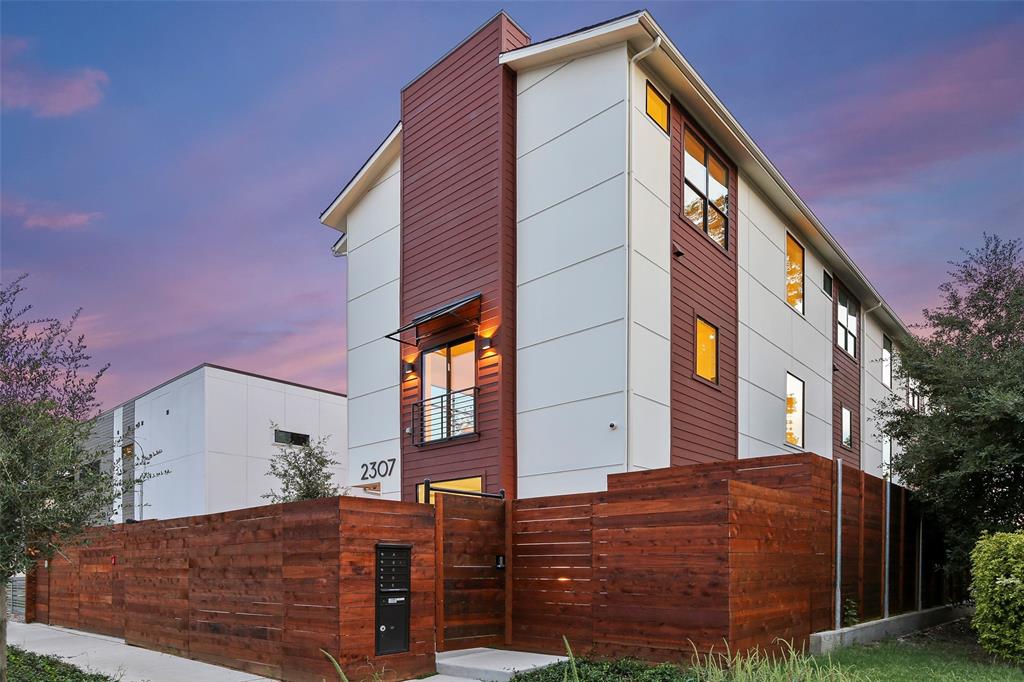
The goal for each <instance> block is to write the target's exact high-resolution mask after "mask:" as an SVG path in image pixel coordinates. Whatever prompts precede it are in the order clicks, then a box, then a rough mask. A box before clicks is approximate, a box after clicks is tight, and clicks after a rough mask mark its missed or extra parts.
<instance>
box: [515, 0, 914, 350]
mask: <svg viewBox="0 0 1024 682" xmlns="http://www.w3.org/2000/svg"><path fill="white" fill-rule="evenodd" d="M657 37H661V46H660V48H659V49H658V50H657V51H656V53H655V54H656V55H662V60H661V61H662V64H661V65H660V67H661V69H662V70H665V64H664V62H665V61H666V60H667V62H668V63H670V64H671V65H672V66H673V67H674V69H675V71H676V73H677V74H679V75H680V76H682V78H683V79H685V81H686V82H687V84H688V85H689V87H690V88H692V90H693V92H694V93H695V95H696V97H695V98H693V97H691V98H689V99H688V101H687V104H689V105H691V106H692V105H694V104H696V105H698V106H700V107H701V108H703V109H704V111H698V112H696V113H698V114H702V119H707V123H710V124H711V125H709V126H708V127H710V128H712V130H711V132H712V133H713V136H714V133H717V136H716V137H719V138H721V137H726V138H728V137H731V138H732V140H731V142H732V144H723V145H722V146H724V147H726V148H727V149H729V150H732V151H733V152H734V153H735V152H736V151H740V152H741V153H744V154H746V155H747V157H748V163H746V164H737V165H740V167H741V169H742V170H743V171H744V172H745V173H747V175H749V176H750V177H751V178H752V179H753V180H754V181H755V182H757V184H758V186H759V188H760V189H761V190H762V191H766V192H768V193H769V194H773V195H775V196H771V197H770V198H771V199H772V200H773V203H776V204H783V205H780V206H779V208H780V209H782V210H783V211H785V210H786V208H787V207H786V206H785V205H784V204H785V203H786V202H788V203H789V204H790V207H788V208H791V211H789V212H790V213H791V214H797V215H798V216H799V217H801V218H802V219H803V221H805V223H806V226H805V231H806V227H807V226H809V227H810V228H812V229H813V230H814V232H815V233H817V235H818V236H819V237H820V239H821V241H822V242H823V243H824V246H826V247H827V249H822V245H821V244H818V245H817V246H818V248H819V249H821V250H822V251H826V253H824V254H823V255H826V256H831V258H829V259H828V260H829V261H830V262H829V263H827V264H828V265H829V269H830V270H832V271H833V272H834V273H835V272H836V271H838V273H839V275H840V277H839V279H840V281H842V282H843V283H844V284H846V285H847V286H850V287H851V288H852V289H854V292H853V293H855V294H856V295H857V296H858V297H859V298H861V299H862V304H868V303H870V305H865V306H864V307H865V308H870V307H877V308H878V309H879V310H881V311H882V312H884V313H885V315H886V317H888V318H889V321H890V322H891V323H892V325H891V326H892V327H894V328H895V329H896V330H897V332H898V333H901V334H904V335H906V336H910V335H911V332H910V329H909V328H908V327H907V325H906V323H904V322H903V320H902V319H900V317H899V315H897V314H896V312H895V311H894V310H893V309H892V307H891V306H890V305H889V304H888V303H887V302H886V301H885V299H884V298H883V297H882V295H881V294H880V293H879V292H878V290H877V289H876V288H875V287H874V285H873V284H871V282H870V280H868V278H867V276H866V275H865V274H864V272H863V271H862V270H861V269H860V267H858V266H857V264H856V263H855V262H854V261H853V259H852V258H851V257H850V255H849V254H848V253H847V252H846V250H845V249H843V247H842V246H841V245H840V244H839V242H838V240H836V238H835V237H834V236H833V235H832V234H831V233H830V232H829V231H828V229H827V228H826V227H825V225H824V224H823V223H822V222H821V221H820V220H819V219H818V217H817V216H816V215H814V212H813V211H812V210H811V209H810V207H809V206H807V204H806V203H805V202H804V201H803V199H801V198H800V196H799V195H798V194H797V192H796V190H795V189H793V187H792V186H791V185H790V184H789V182H788V181H787V180H786V179H785V177H784V176H783V175H782V173H781V172H780V171H779V170H778V169H777V168H776V167H775V165H774V164H773V163H772V162H771V161H770V160H769V159H768V157H767V155H766V154H765V153H764V152H763V151H762V150H761V149H760V147H758V146H757V144H756V143H755V142H754V141H753V139H752V138H751V137H750V135H749V134H748V133H747V132H746V130H744V129H743V126H741V125H740V123H739V122H738V121H737V120H736V119H735V118H734V117H733V115H732V114H731V113H730V112H729V110H728V109H727V108H726V107H725V105H724V104H723V103H722V101H721V100H720V99H719V98H718V96H717V95H715V93H714V91H713V90H712V89H711V87H710V86H709V85H708V84H707V83H706V82H704V79H702V78H701V77H700V74H698V73H697V71H696V69H694V68H693V66H692V65H691V64H690V63H689V62H688V61H687V60H686V58H685V57H683V55H682V53H681V52H680V51H679V49H678V48H676V46H675V44H674V43H673V42H672V40H671V39H670V38H669V37H668V34H667V33H666V32H665V31H664V30H662V28H661V27H660V26H659V25H658V23H657V22H656V21H655V20H654V18H653V17H652V16H651V15H650V13H649V12H648V11H647V10H641V11H639V12H634V13H630V14H626V15H624V16H621V17H617V18H615V19H610V20H608V21H606V22H603V23H600V24H595V25H593V26H588V27H585V28H582V29H579V30H578V31H574V32H572V33H568V34H565V35H562V36H557V37H555V38H551V39H548V40H544V41H541V42H538V43H533V44H531V45H526V46H524V47H521V48H518V49H515V50H510V51H508V52H504V53H502V54H501V55H500V56H499V59H498V61H499V63H501V64H505V65H508V66H509V67H510V68H512V69H513V70H520V69H523V68H534V67H536V66H541V65H543V64H547V63H551V62H554V61H557V60H561V59H570V58H572V57H573V56H576V55H579V54H582V53H584V52H590V51H592V50H594V49H597V48H600V47H604V46H606V45H610V44H611V43H612V42H619V41H625V42H629V41H630V40H641V39H645V38H647V39H650V40H654V39H655V38H657ZM646 46H647V45H646V44H644V47H646ZM652 57H655V55H651V56H650V57H648V58H647V61H648V62H652V61H655V60H653V59H652ZM677 80H678V79H677ZM717 141H719V142H722V141H723V140H717ZM759 176H760V177H759ZM771 185H774V187H772V186H771ZM775 189H777V190H778V191H776V192H773V191H772V190H775ZM789 217H790V218H791V219H792V218H793V217H794V216H793V215H790V216H789ZM827 250H831V252H832V253H831V254H828V253H827ZM837 266H840V267H837ZM850 276H852V277H853V279H854V280H855V281H854V282H850V281H849V280H850ZM851 285H852V286H851ZM865 294H866V295H867V297H869V298H872V299H874V300H873V301H870V302H869V301H864V300H863V299H864V298H865Z"/></svg>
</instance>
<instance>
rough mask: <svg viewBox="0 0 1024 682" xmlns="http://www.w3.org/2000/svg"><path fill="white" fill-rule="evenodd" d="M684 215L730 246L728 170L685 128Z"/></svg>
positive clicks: (724, 244)
mask: <svg viewBox="0 0 1024 682" xmlns="http://www.w3.org/2000/svg"><path fill="white" fill-rule="evenodd" d="M683 178H684V180H685V182H684V183H683V214H684V215H685V216H686V219H687V220H689V221H690V222H691V223H693V224H694V225H695V226H697V227H698V228H700V229H701V230H704V232H706V233H707V235H708V236H709V237H711V238H712V239H714V240H715V241H716V242H717V243H718V245H719V246H721V247H722V248H723V249H728V248H729V170H728V169H727V168H726V167H725V164H724V163H722V162H721V161H720V160H719V159H718V157H716V156H715V155H714V154H712V153H711V151H710V150H708V148H707V147H706V146H705V145H704V143H703V142H701V141H700V140H699V139H697V136H695V135H694V134H693V133H691V132H690V131H689V130H687V131H686V132H685V133H684V134H683Z"/></svg>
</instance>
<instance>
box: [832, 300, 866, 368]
mask: <svg viewBox="0 0 1024 682" xmlns="http://www.w3.org/2000/svg"><path fill="white" fill-rule="evenodd" d="M859 313H860V306H858V305H857V301H856V300H855V299H854V298H853V296H850V294H848V293H847V292H846V289H843V288H842V287H839V301H838V306H837V315H836V344H837V345H838V346H839V347H840V348H842V349H843V350H845V351H846V352H847V353H849V354H850V355H852V356H853V357H857V315H858V314H859Z"/></svg>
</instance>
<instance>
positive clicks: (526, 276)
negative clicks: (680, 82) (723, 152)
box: [516, 45, 629, 497]
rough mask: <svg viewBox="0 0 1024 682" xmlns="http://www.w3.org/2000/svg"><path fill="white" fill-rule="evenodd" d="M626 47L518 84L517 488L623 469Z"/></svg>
mask: <svg viewBox="0 0 1024 682" xmlns="http://www.w3.org/2000/svg"><path fill="white" fill-rule="evenodd" d="M627 67H628V59H627V55H626V48H625V45H622V46H618V47H614V48H611V49H608V50H605V51H602V52H599V53H596V54H592V55H588V56H585V57H580V58H578V59H574V60H571V61H568V62H563V63H560V64H555V65H550V66H546V67H541V68H539V69H536V70H533V71H530V72H526V73H521V74H519V77H518V79H517V91H518V95H517V103H516V106H517V127H516V153H517V196H516V203H517V205H516V220H517V240H516V242H517V244H516V249H517V254H516V255H517V264H516V266H517V274H516V285H517V302H516V346H517V347H516V353H517V356H516V413H517V414H516V438H517V461H518V491H519V495H520V496H521V497H538V496H542V495H548V494H556V493H572V492H582V491H590V490H602V489H604V488H605V485H606V483H605V481H606V476H607V475H608V474H610V473H615V472H620V471H625V469H626V447H627V442H628V441H627V437H628V436H627V424H626V411H627V391H626V371H627V367H626V363H627V358H628V355H627V336H628V318H627V315H628V312H627V308H628V305H627V291H628V288H627V259H628V258H629V251H628V248H629V247H628V243H627V237H628V235H627V233H626V224H627V221H626V184H625V183H626V182H627V178H626V149H627V140H626V134H627V130H628V127H627V125H626V120H627V119H626V101H625V100H626V76H627Z"/></svg>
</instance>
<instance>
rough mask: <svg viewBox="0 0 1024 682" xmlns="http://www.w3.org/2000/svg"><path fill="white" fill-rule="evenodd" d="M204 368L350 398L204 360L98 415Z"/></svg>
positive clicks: (99, 415)
mask: <svg viewBox="0 0 1024 682" xmlns="http://www.w3.org/2000/svg"><path fill="white" fill-rule="evenodd" d="M204 368H209V369H219V370H221V371H224V372H231V373H232V374H241V375H242V376H247V377H253V378H254V379H264V380H266V381H273V382H274V383H275V384H285V385H286V386H294V387H295V388H304V389H307V390H310V391H316V392H317V393H327V394H328V395H334V396H338V397H339V398H346V399H347V398H348V395H347V394H345V393H341V392H339V391H331V390H328V389H326V388H318V387H316V386H310V385H309V384H300V383H298V382H296V381H288V380H287V379H278V378H276V377H272V376H267V375H266V374H258V373H256V372H248V371H246V370H244V369H235V368H234V367H226V366H225V365H217V364H214V363H212V362H204V363H202V364H199V365H196V366H195V367H193V368H192V369H188V370H185V371H184V372H182V373H180V374H177V375H175V376H173V377H171V378H170V379H167V380H166V381H162V382H160V383H159V384H157V385H156V386H154V387H152V388H149V389H146V390H145V391H143V392H142V393H139V394H138V395H136V396H134V397H131V398H128V399H127V400H122V401H121V402H119V403H117V404H116V405H114V406H113V407H110V408H107V409H106V410H103V411H102V412H100V413H99V414H98V415H97V417H101V416H103V415H105V414H107V413H109V412H113V411H114V410H116V409H117V408H119V407H124V406H125V405H127V404H128V403H133V402H135V401H137V400H139V399H141V398H145V397H146V396H147V395H149V394H150V393H154V392H156V391H159V390H160V389H161V388H164V387H165V386H169V385H170V384H173V383H174V382H175V381H178V380H179V379H184V378H185V377H187V376H188V375H189V374H194V373H195V372H198V371H199V370H201V369H204Z"/></svg>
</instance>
